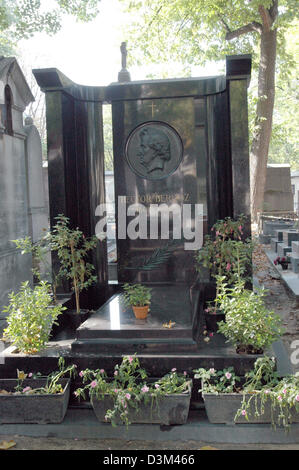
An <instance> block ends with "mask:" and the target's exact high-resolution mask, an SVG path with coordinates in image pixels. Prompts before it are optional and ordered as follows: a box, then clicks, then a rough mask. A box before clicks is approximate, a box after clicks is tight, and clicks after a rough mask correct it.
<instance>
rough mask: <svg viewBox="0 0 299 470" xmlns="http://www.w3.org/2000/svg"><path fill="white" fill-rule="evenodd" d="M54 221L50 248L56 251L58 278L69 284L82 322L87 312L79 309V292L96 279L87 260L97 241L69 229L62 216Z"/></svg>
mask: <svg viewBox="0 0 299 470" xmlns="http://www.w3.org/2000/svg"><path fill="white" fill-rule="evenodd" d="M56 220H57V223H56V225H55V226H54V227H53V230H52V233H51V241H52V243H51V246H52V250H54V251H57V255H58V258H59V261H60V270H59V273H58V276H59V278H64V279H67V280H69V281H70V282H71V287H72V290H73V292H74V294H75V305H76V310H75V313H76V315H77V316H78V317H79V316H80V315H81V317H82V319H83V320H84V319H85V318H86V313H87V312H86V311H84V310H82V309H81V307H80V292H82V290H83V289H86V288H88V287H90V286H91V285H92V284H93V283H94V282H95V281H96V279H97V278H96V276H95V275H94V270H95V268H94V266H93V265H92V264H91V263H89V262H88V260H87V258H88V255H89V253H90V252H91V251H92V250H93V249H94V248H95V247H96V245H97V243H98V239H97V238H96V237H95V236H94V237H91V238H86V237H85V236H84V234H83V232H81V231H80V230H79V229H78V228H76V229H72V228H70V221H69V219H68V218H67V217H65V216H64V215H59V216H58V217H56ZM68 313H70V314H72V313H73V312H72V311H69V312H68Z"/></svg>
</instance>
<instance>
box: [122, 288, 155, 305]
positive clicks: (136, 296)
mask: <svg viewBox="0 0 299 470" xmlns="http://www.w3.org/2000/svg"><path fill="white" fill-rule="evenodd" d="M151 290H152V289H151V288H149V287H146V286H143V285H142V284H128V283H126V284H124V291H125V293H124V299H125V303H126V305H132V306H134V307H143V306H145V305H149V304H150V301H151Z"/></svg>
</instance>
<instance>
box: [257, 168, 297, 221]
mask: <svg viewBox="0 0 299 470" xmlns="http://www.w3.org/2000/svg"><path fill="white" fill-rule="evenodd" d="M264 211H265V212H267V213H268V212H270V213H271V212H272V213H278V212H293V211H294V204H293V194H292V186H291V170H290V165H287V164H268V165H267V176H266V186H265V192H264Z"/></svg>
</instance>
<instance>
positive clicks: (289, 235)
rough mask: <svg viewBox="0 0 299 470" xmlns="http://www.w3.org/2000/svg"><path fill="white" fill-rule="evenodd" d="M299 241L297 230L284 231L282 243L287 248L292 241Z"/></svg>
mask: <svg viewBox="0 0 299 470" xmlns="http://www.w3.org/2000/svg"><path fill="white" fill-rule="evenodd" d="M298 240H299V232H298V231H297V230H284V231H283V241H284V243H285V244H286V245H287V246H291V245H292V242H293V241H298Z"/></svg>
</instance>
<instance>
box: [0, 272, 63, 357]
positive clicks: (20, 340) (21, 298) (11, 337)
mask: <svg viewBox="0 0 299 470" xmlns="http://www.w3.org/2000/svg"><path fill="white" fill-rule="evenodd" d="M50 289H51V288H50V286H49V284H48V283H46V282H44V281H41V283H40V284H38V285H37V286H36V287H35V288H34V289H31V287H30V285H29V282H28V281H26V282H23V283H22V285H21V288H20V290H19V292H18V293H14V292H12V293H10V294H9V299H10V303H9V305H8V306H6V307H4V309H3V312H4V313H5V314H8V316H7V319H6V321H7V324H8V326H7V328H5V329H4V338H5V339H7V340H8V341H10V342H12V343H13V344H14V345H15V346H16V347H17V348H18V350H19V351H20V352H22V353H25V354H34V353H36V352H38V351H40V350H41V349H43V348H44V347H45V345H46V343H47V342H48V341H49V337H50V332H51V329H52V326H53V324H55V323H56V320H57V318H58V316H59V315H60V314H61V313H62V311H63V310H64V309H65V307H62V306H61V305H54V306H53V305H52V297H51V294H50Z"/></svg>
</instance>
